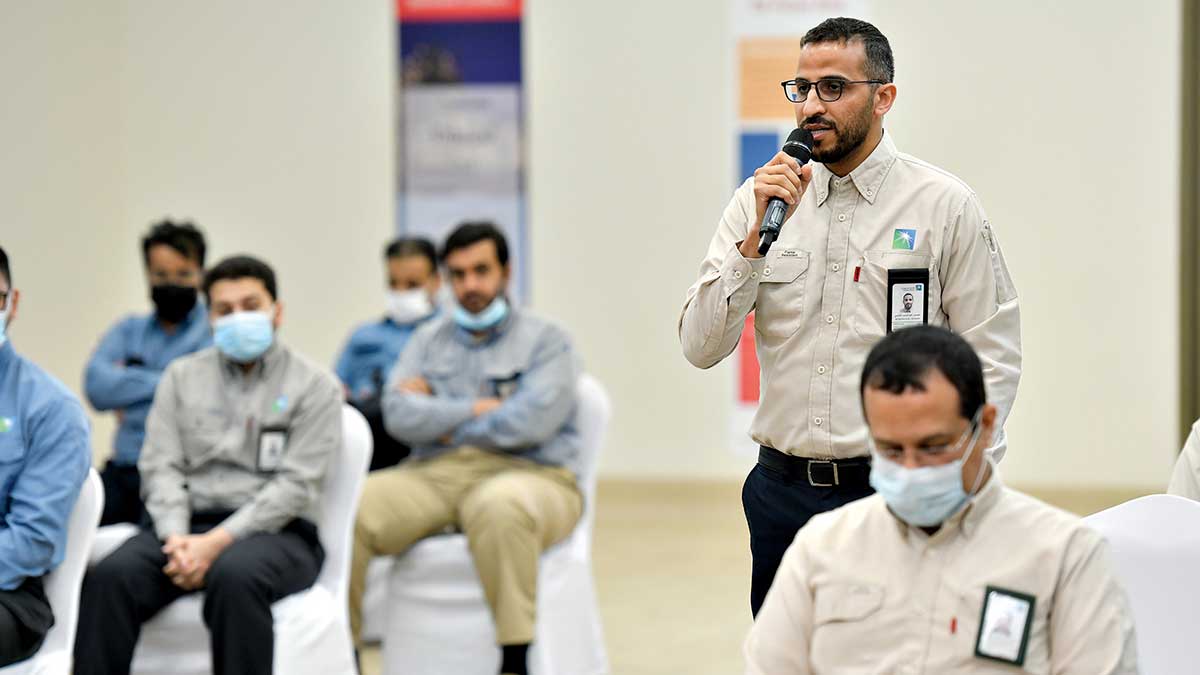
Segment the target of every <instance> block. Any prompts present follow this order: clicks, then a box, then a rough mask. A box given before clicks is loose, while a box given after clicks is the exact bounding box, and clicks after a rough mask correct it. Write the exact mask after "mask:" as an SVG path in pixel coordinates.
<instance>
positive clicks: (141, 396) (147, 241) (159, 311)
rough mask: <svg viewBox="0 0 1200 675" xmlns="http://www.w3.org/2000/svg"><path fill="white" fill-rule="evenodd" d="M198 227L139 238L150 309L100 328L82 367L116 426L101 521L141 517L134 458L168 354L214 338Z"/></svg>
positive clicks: (88, 386) (163, 226)
mask: <svg viewBox="0 0 1200 675" xmlns="http://www.w3.org/2000/svg"><path fill="white" fill-rule="evenodd" d="M204 251H205V243H204V235H203V234H201V232H200V230H198V229H196V227H195V226H194V225H192V224H190V223H185V224H182V225H180V224H176V223H172V222H170V221H163V222H161V223H158V224H157V225H155V226H154V227H153V228H151V229H150V232H149V233H148V234H147V235H146V236H145V237H144V238H143V239H142V261H143V262H144V264H145V266H146V280H147V281H148V282H149V284H150V299H151V300H152V301H153V302H154V312H153V313H151V314H146V315H140V316H129V317H126V318H124V319H121V320H120V321H118V322H117V323H116V324H115V325H114V326H113V327H112V328H110V329H109V330H108V332H107V333H105V334H104V337H103V338H102V339H101V340H100V344H99V346H97V347H96V351H95V353H94V354H92V358H91V359H90V360H89V361H88V364H87V369H86V371H85V372H84V391H85V392H86V394H87V399H88V402H89V403H91V404H92V407H94V408H95V409H96V410H114V411H116V413H117V420H118V421H119V422H120V426H119V427H117V434H116V438H115V439H114V440H113V456H112V458H111V459H109V461H108V464H107V465H106V466H105V467H104V470H103V471H102V472H101V474H100V478H101V479H103V481H104V515H103V516H102V517H101V518H100V524H101V525H111V524H113V523H137V522H139V521H140V520H141V519H142V512H143V507H142V499H141V496H140V494H139V493H140V490H141V479H140V477H139V475H138V470H137V461H138V456H139V455H140V453H141V451H142V441H143V440H144V438H145V435H146V413H148V412H149V411H150V402H151V401H152V400H153V399H154V390H155V388H156V387H157V386H158V381H159V379H160V378H161V377H162V373H163V370H164V369H165V368H166V367H167V364H169V363H170V362H171V361H173V360H175V359H176V358H178V357H180V356H183V355H185V354H191V353H192V352H195V351H198V350H200V349H203V348H204V347H207V346H209V345H211V344H212V335H211V331H210V330H209V327H208V317H207V311H206V309H205V307H204V305H203V303H201V302H199V298H198V295H197V289H198V288H199V286H200V282H201V280H202V279H203V275H204Z"/></svg>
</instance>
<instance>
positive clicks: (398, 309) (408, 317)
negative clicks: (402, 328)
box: [387, 288, 433, 325]
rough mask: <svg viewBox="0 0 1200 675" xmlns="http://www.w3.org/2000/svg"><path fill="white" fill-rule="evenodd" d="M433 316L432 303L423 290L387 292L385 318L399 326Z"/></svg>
mask: <svg viewBox="0 0 1200 675" xmlns="http://www.w3.org/2000/svg"><path fill="white" fill-rule="evenodd" d="M430 314H433V303H432V302H430V301H429V293H426V292H425V289H424V288H414V289H412V290H410V291H388V295H387V316H388V318H389V319H391V320H392V321H394V322H396V323H398V324H401V325H406V324H412V323H416V322H418V321H420V320H421V319H424V318H426V317H428V316H429V315H430Z"/></svg>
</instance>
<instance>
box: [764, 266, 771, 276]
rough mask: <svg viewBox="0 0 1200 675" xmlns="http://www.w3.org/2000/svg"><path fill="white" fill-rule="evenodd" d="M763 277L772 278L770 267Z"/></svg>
mask: <svg viewBox="0 0 1200 675" xmlns="http://www.w3.org/2000/svg"><path fill="white" fill-rule="evenodd" d="M763 276H764V277H769V276H771V268H770V267H768V268H767V269H765V270H763Z"/></svg>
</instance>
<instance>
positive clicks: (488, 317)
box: [454, 295, 508, 333]
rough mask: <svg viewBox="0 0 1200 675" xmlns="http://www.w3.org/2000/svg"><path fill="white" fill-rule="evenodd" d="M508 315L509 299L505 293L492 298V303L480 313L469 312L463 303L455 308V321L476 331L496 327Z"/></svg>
mask: <svg viewBox="0 0 1200 675" xmlns="http://www.w3.org/2000/svg"><path fill="white" fill-rule="evenodd" d="M507 316H508V301H507V300H505V299H504V296H503V295H497V296H496V299H495V300H492V304H490V305H488V306H487V307H485V308H484V310H483V311H482V312H480V313H478V314H472V313H471V312H468V311H467V310H465V309H463V307H462V305H457V306H456V307H455V308H454V323H456V324H458V326H459V328H462V329H463V330H469V331H471V332H474V333H478V332H480V331H485V330H488V329H489V328H495V327H496V326H497V325H499V324H500V322H501V321H503V320H504V319H505V317H507Z"/></svg>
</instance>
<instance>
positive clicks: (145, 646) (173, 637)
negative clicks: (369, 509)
mask: <svg viewBox="0 0 1200 675" xmlns="http://www.w3.org/2000/svg"><path fill="white" fill-rule="evenodd" d="M371 443H372V441H371V429H370V427H369V426H367V421H366V420H365V419H363V417H362V415H361V414H359V412H358V411H357V410H355V409H354V408H351V407H350V406H343V407H342V448H341V455H340V456H339V457H337V458H335V460H334V461H333V462H331V464H330V466H329V471H328V473H327V474H326V476H325V483H324V501H323V502H322V504H321V515H320V521H319V522H318V523H317V528H318V534H319V535H320V538H321V545H322V546H323V547H324V548H325V563H324V565H323V566H322V567H321V573H320V575H319V576H318V577H317V581H316V582H315V583H314V584H313V585H312V587H311V588H309V589H307V590H305V591H301V592H299V593H295V594H292V595H289V596H288V597H286V598H284V599H282V600H280V601H279V602H276V603H275V604H274V605H272V606H271V613H272V614H273V615H274V617H275V672H276V673H278V674H279V675H309V674H311V675H331V674H333V675H342V674H350V673H353V672H354V648H353V644H352V642H351V640H350V624H349V617H348V616H347V613H346V612H347V603H348V599H347V592H348V585H349V583H350V555H351V550H350V546H351V543H352V537H353V531H354V516H355V513H356V512H357V510H358V500H359V496H360V495H361V494H362V486H363V479H364V477H365V476H366V473H367V466H368V464H369V463H370V461H371ZM111 527H112V528H120V529H116V530H111V532H112V533H111V534H108V533H105V532H104V531H105V530H109V529H110V528H108V527H105V528H101V531H102V534H105V537H104V539H105V541H104V542H103V543H104V544H105V545H106V546H107V545H111V544H112V543H113V540H115V539H117V538H118V537H119V536H120V533H121V532H122V531H128V533H129V534H132V533H133V532H136V531H137V528H136V527H134V528H127V527H125V526H123V525H113V526H111ZM129 534H127V535H126V538H128V536H129ZM122 541H124V539H121V540H120V541H117V542H116V545H118V546H119V545H120V543H121V542H122ZM97 548H99V546H98V547H97ZM113 548H115V546H113ZM111 550H112V549H111V548H110V549H109V551H111ZM102 557H103V556H97V555H93V558H95V559H98V558H102ZM202 609H203V597H202V595H201V594H199V593H196V594H193V595H189V596H185V597H183V598H180V599H179V600H176V601H175V602H173V603H171V604H170V605H168V606H167V607H166V609H164V610H163V611H161V612H159V613H158V615H156V616H155V617H154V618H153V619H151V620H150V621H147V622H146V624H145V625H143V626H142V635H141V639H140V640H138V646H137V649H136V650H135V651H134V655H133V673H134V674H135V675H160V674H161V675H182V674H194V675H208V674H210V673H212V656H211V649H210V643H209V635H208V629H207V628H205V626H204V620H203V616H202V613H201V612H202Z"/></svg>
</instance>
